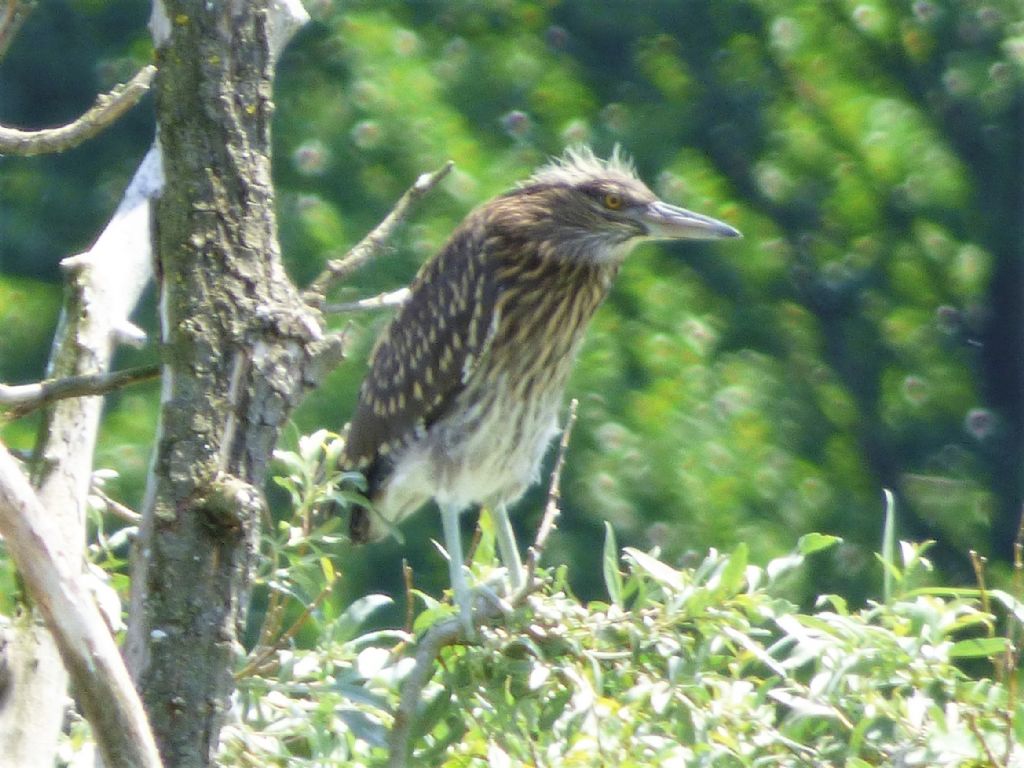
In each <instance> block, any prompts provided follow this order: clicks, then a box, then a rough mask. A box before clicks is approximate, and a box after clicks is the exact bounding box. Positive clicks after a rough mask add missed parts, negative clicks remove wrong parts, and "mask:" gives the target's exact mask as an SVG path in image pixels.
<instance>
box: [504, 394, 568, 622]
mask: <svg viewBox="0 0 1024 768" xmlns="http://www.w3.org/2000/svg"><path fill="white" fill-rule="evenodd" d="M578 406H579V400H577V399H576V398H575V397H574V398H573V399H572V400H571V401H570V402H569V416H568V418H567V419H566V420H565V429H563V430H562V439H561V440H560V441H559V443H558V458H557V459H555V467H554V469H552V470H551V484H550V485H549V486H548V500H547V503H546V504H545V505H544V516H543V517H542V518H541V521H540V527H539V528H537V537H536V539H534V542H533V545H532V546H531V547H530V550H529V551H528V552H527V553H526V564H525V566H524V568H525V570H526V578H525V579H524V580H523V581H524V586H523V590H524V591H526V592H529V591H532V585H533V574H534V572H535V571H536V570H537V563H538V562H539V561H540V556H541V555H542V554H543V553H544V548H545V547H546V546H547V543H548V538H549V537H550V536H551V532H552V531H553V530H554V529H555V521H556V520H558V516H559V515H560V514H561V509H560V508H559V506H558V503H559V502H560V501H561V500H562V490H561V486H562V468H563V467H564V466H565V455H566V453H567V452H568V450H569V440H571V439H572V428H573V427H574V426H575V425H576V410H577V408H578ZM517 597H518V596H517ZM516 602H518V600H517V601H516Z"/></svg>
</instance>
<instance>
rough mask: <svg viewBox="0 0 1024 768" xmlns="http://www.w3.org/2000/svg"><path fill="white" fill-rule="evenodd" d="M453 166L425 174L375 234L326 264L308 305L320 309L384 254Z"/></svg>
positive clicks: (306, 296)
mask: <svg viewBox="0 0 1024 768" xmlns="http://www.w3.org/2000/svg"><path fill="white" fill-rule="evenodd" d="M454 165H455V164H454V163H453V162H452V161H451V160H449V161H448V162H447V163H445V164H444V165H443V166H442V167H441V168H439V169H438V170H436V171H434V172H433V173H424V174H423V175H421V176H420V177H419V178H418V179H416V183H415V184H413V185H412V186H411V187H410V188H409V189H408V190H406V192H405V194H404V195H402V196H401V198H399V200H398V202H397V203H395V207H394V208H392V209H391V213H389V214H388V215H387V216H385V217H384V220H383V221H382V222H381V223H380V224H378V225H377V226H376V227H375V228H374V229H373V231H372V232H370V233H369V234H368V235H367V236H366V237H364V238H363V239H362V240H360V241H359V243H358V244H357V245H356V246H355V247H354V248H353V249H352V250H350V251H349V252H348V253H347V254H345V256H344V257H342V258H340V259H334V260H332V261H329V262H328V263H327V266H326V268H325V269H324V271H323V272H321V273H320V275H319V276H318V277H317V278H316V279H315V280H314V281H313V282H312V283H311V284H310V286H309V288H308V289H307V290H306V292H305V294H303V298H304V299H305V300H306V302H307V303H308V304H312V305H314V306H320V305H321V304H322V303H323V300H324V297H325V296H326V295H327V292H328V291H330V289H331V287H332V286H334V285H335V284H336V283H338V282H339V281H340V280H343V279H344V278H345V277H347V276H348V275H350V274H352V273H353V272H354V271H355V270H357V269H359V267H361V266H363V264H365V263H366V262H367V261H369V260H370V259H372V258H373V257H375V256H376V255H377V254H379V253H380V252H381V251H383V250H384V248H385V246H386V245H387V242H388V240H390V239H391V236H392V235H393V234H394V232H395V230H396V229H397V228H398V225H399V224H401V223H402V221H404V220H405V218H406V216H408V215H409V210H410V209H411V207H412V205H413V203H415V202H416V201H417V200H419V199H420V198H421V197H423V196H424V195H426V194H427V193H428V192H430V190H432V189H433V188H434V187H436V186H437V185H438V184H439V183H440V182H441V180H442V179H443V178H444V177H445V176H447V175H448V173H449V172H450V171H451V169H452V168H453V167H454Z"/></svg>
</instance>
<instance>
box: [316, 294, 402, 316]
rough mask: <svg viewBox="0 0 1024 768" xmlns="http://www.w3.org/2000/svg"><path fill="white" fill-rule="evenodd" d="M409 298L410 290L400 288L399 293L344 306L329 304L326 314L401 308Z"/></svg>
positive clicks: (357, 301) (347, 303) (377, 296)
mask: <svg viewBox="0 0 1024 768" xmlns="http://www.w3.org/2000/svg"><path fill="white" fill-rule="evenodd" d="M408 298H409V289H408V288H399V289H398V290H397V291H385V292H384V293H378V294H377V295H376V296H371V297H370V298H368V299H357V300H356V301H348V302H344V303H342V304H327V305H326V306H324V308H323V311H324V314H341V313H343V312H365V311H367V310H373V309H388V308H390V307H400V306H402V304H404V303H405V300H406V299H408Z"/></svg>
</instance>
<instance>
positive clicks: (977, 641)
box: [949, 637, 1010, 659]
mask: <svg viewBox="0 0 1024 768" xmlns="http://www.w3.org/2000/svg"><path fill="white" fill-rule="evenodd" d="M1009 647H1010V641H1009V640H1008V639H1007V638H1005V637H974V638H971V639H970V640H960V641H959V642H956V643H953V647H952V648H950V649H949V655H950V658H953V659H977V658H988V657H990V656H999V655H1000V654H1003V653H1006V650H1007V648H1009Z"/></svg>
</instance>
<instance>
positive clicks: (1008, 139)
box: [0, 0, 1024, 599]
mask: <svg viewBox="0 0 1024 768" xmlns="http://www.w3.org/2000/svg"><path fill="white" fill-rule="evenodd" d="M148 5H149V4H148V3H145V2H140V1H138V0H136V1H134V2H125V1H122V2H101V1H100V0H81V1H79V2H46V3H41V4H40V5H39V6H38V7H37V8H36V10H35V11H34V12H33V13H32V15H31V17H30V18H29V21H28V23H27V24H26V26H25V27H24V29H23V30H22V31H21V33H20V35H19V37H18V39H17V40H16V41H15V43H14V45H13V46H12V48H11V49H10V51H9V52H8V55H7V57H6V58H5V59H4V60H3V61H2V62H0V122H2V123H3V124H5V125H12V126H18V127H25V128H31V127H41V126H45V125H53V124H58V123H61V122H63V121H67V120H69V119H71V118H73V117H74V116H76V115H77V114H78V113H80V112H81V111H82V110H83V109H84V108H85V107H87V106H88V105H89V104H90V103H91V102H92V100H93V98H94V95H95V94H96V93H97V92H98V91H101V90H104V89H107V88H109V87H110V86H111V85H113V84H114V83H116V82H118V81H121V80H124V79H126V78H127V77H129V76H130V75H131V74H132V73H133V72H134V71H135V69H136V68H137V67H138V66H139V64H140V63H143V62H145V61H147V60H148V59H149V57H150V55H151V51H150V44H149V41H148V36H147V33H146V30H145V21H146V17H147V15H148ZM307 7H309V9H310V11H311V13H312V14H313V15H314V22H313V23H311V24H310V25H309V26H308V27H307V28H306V29H304V30H303V31H302V32H301V33H300V35H299V37H298V38H297V39H296V40H295V41H294V43H293V45H292V46H291V48H290V49H289V50H288V52H287V53H286V55H285V56H284V58H283V60H282V62H281V67H280V70H279V74H278V78H277V84H276V101H277V112H276V122H275V128H274V130H275V149H274V151H275V158H274V162H275V172H276V180H277V183H278V209H279V215H280V230H281V241H282V246H283V251H284V254H285V257H286V260H287V265H288V268H289V270H290V273H291V275H292V276H293V277H294V279H295V280H296V281H298V282H299V283H303V284H304V283H305V282H308V281H309V280H310V279H311V278H312V277H313V276H314V275H315V274H316V273H317V272H318V270H319V269H320V268H321V265H322V264H323V263H324V261H325V260H326V259H329V258H332V257H337V256H339V255H341V254H343V253H344V252H345V250H346V249H347V248H348V247H349V246H351V245H352V244H354V243H355V242H356V241H358V239H359V238H360V237H361V236H362V235H363V234H364V233H365V232H366V231H367V230H368V229H370V228H371V227H372V226H373V225H374V224H376V223H377V222H378V221H379V220H380V218H381V217H382V216H383V215H385V214H386V212H387V211H388V210H389V208H390V206H391V204H392V203H393V202H394V200H395V199H396V198H397V197H398V196H399V195H400V194H401V193H402V191H403V190H404V189H405V188H406V187H407V186H408V185H409V184H410V183H411V182H412V181H413V180H414V179H415V178H416V177H417V176H418V175H419V174H420V173H422V172H424V171H427V170H432V169H435V168H437V167H439V166H440V165H441V164H442V163H443V162H444V161H445V160H447V159H449V158H451V159H453V160H454V161H455V162H456V164H457V166H456V170H455V171H454V172H453V174H452V175H451V176H450V178H449V179H448V180H447V181H446V183H445V185H444V187H443V188H442V190H440V191H439V192H437V193H435V194H434V195H433V196H432V197H430V198H429V199H428V200H427V201H425V202H424V203H423V204H422V205H421V207H420V208H419V209H418V211H417V213H416V215H415V216H414V218H413V220H412V221H411V222H410V224H408V225H407V226H406V227H405V228H404V229H403V231H402V234H401V236H400V238H399V240H398V243H397V246H398V247H397V248H396V250H395V251H394V253H392V254H389V255H387V256H385V257H383V258H381V259H379V260H378V261H376V262H375V263H374V264H373V265H372V266H371V267H369V268H367V269H365V270H364V271H363V272H362V273H360V274H359V275H358V276H357V277H356V279H355V280H353V281H352V283H351V285H349V286H347V287H346V288H344V289H343V290H342V291H341V292H340V294H339V295H340V297H341V298H356V297H361V296H367V295H372V294H374V293H376V292H378V291H380V290H386V289H393V288H395V287H398V286H400V285H402V284H404V283H406V282H408V281H409V280H410V279H411V277H412V275H413V274H414V273H415V270H416V268H417V265H418V264H419V263H421V262H422V261H423V259H425V258H426V257H427V256H429V255H430V254H431V253H432V252H434V251H435V250H436V249H437V248H438V247H440V246H441V244H442V243H443V242H444V240H445V237H446V235H447V233H448V232H450V231H451V229H452V228H453V227H454V225H455V224H456V223H457V221H458V220H459V219H460V218H461V217H462V216H463V215H464V214H465V213H466V212H467V211H468V210H469V209H470V208H471V207H472V206H474V205H475V204H477V203H479V202H482V201H483V200H485V199H487V198H488V197H490V196H491V195H494V194H496V193H498V192H500V191H502V190H504V189H506V188H508V187H509V186H510V185H511V184H512V183H514V182H515V181H516V180H518V179H522V178H523V177H525V176H526V175H528V174H529V173H530V171H531V170H532V169H533V168H534V167H535V166H536V165H537V164H539V163H542V162H544V161H545V159H546V158H547V157H548V156H550V155H552V154H557V153H559V152H561V150H562V148H563V147H564V146H566V145H568V144H572V143H577V142H589V143H591V144H592V145H593V146H594V148H595V149H596V150H597V151H598V153H599V154H607V153H608V152H610V151H611V148H612V147H613V146H614V145H615V144H617V143H618V144H621V145H622V146H623V148H624V149H625V150H626V151H627V152H628V153H630V154H631V155H632V156H633V157H634V158H635V160H636V165H637V167H638V169H639V171H640V173H641V175H642V176H643V177H644V178H645V179H646V180H647V181H648V182H649V184H650V185H651V186H652V188H653V189H655V191H656V192H658V193H659V194H660V195H662V196H663V197H664V198H665V199H666V200H668V201H670V202H672V203H677V204H682V205H685V206H686V207H689V208H693V209H695V210H698V211H701V212H704V213H707V214H710V215H713V216H716V217H719V218H722V219H725V220H726V221H729V222H730V223H732V224H734V225H735V226H737V227H738V228H740V229H741V230H742V231H743V233H744V235H745V238H744V239H743V240H742V241H740V242H738V243H733V242H731V243H728V244H723V245H706V244H684V245H673V246H660V247H656V246H645V247H643V248H641V249H639V250H638V251H637V252H636V253H635V254H634V255H633V256H632V257H631V260H630V261H629V263H627V265H626V266H625V268H624V269H623V271H622V273H621V278H620V280H619V283H618V285H617V286H616V288H615V290H614V292H613V294H612V296H611V298H610V300H609V301H608V303H607V305H606V306H605V307H604V308H603V309H602V310H601V312H600V313H599V314H598V317H597V319H596V320H595V322H594V325H593V327H592V330H591V332H590V336H589V340H588V342H587V345H586V347H585V349H584V351H583V354H582V356H581V359H580V361H579V366H578V369H577V371H576V374H575V376H574V378H573V381H572V384H571V387H570V391H571V394H572V395H574V396H576V397H578V398H579V399H580V420H579V425H578V428H577V430H576V433H575V437H574V440H573V444H572V447H571V449H570V453H569V463H568V468H567V472H566V476H565V478H564V480H563V486H564V514H563V516H562V518H561V521H560V530H559V532H558V534H557V536H556V538H555V539H554V541H553V543H552V546H551V547H550V549H549V552H548V558H549V560H550V561H551V562H567V563H569V564H570V573H571V576H572V580H573V584H574V585H575V587H576V589H577V590H578V591H579V592H580V593H581V594H582V595H584V596H594V595H597V594H600V592H601V590H602V587H601V586H600V585H601V581H600V573H601V569H600V567H599V556H600V540H601V536H602V533H601V530H602V529H601V525H602V523H601V521H602V520H605V519H607V520H610V521H612V523H613V524H614V525H615V527H616V529H617V531H618V533H619V540H620V542H622V543H626V544H633V545H637V546H641V547H649V546H651V545H655V544H656V545H658V546H660V547H661V549H662V551H663V552H664V553H665V556H666V557H667V558H668V559H669V560H670V561H680V562H685V561H686V560H687V558H688V557H689V556H690V553H692V552H695V551H696V552H700V551H703V550H704V549H706V548H707V547H709V546H714V547H718V548H721V549H728V548H731V547H732V546H733V545H734V544H736V543H737V542H739V541H744V542H746V543H747V544H748V545H749V546H750V548H751V551H752V557H754V558H756V559H758V560H760V561H762V562H763V561H765V560H766V559H767V558H768V557H770V556H772V555H775V554H778V553H780V552H783V551H787V550H789V549H790V548H791V547H792V546H793V543H794V541H795V540H796V538H797V537H798V536H799V535H800V534H802V533H806V532H808V531H822V532H828V533H834V534H839V535H841V536H843V537H844V539H845V542H846V543H845V544H844V545H843V546H842V547H840V548H838V549H837V550H835V551H833V552H832V554H830V555H828V556H825V557H822V558H821V559H819V560H818V561H817V563H816V566H817V570H816V573H815V574H814V583H813V584H808V585H805V587H806V589H807V590H808V592H807V593H808V594H809V593H810V591H811V590H813V591H814V592H815V593H816V592H821V591H838V592H841V593H843V594H845V595H847V596H849V597H851V598H853V599H857V598H859V597H863V596H865V595H869V594H872V593H875V592H876V591H877V579H878V578H880V573H879V569H878V568H877V566H876V564H875V562H874V558H873V556H872V552H873V551H874V550H875V549H877V548H878V542H879V539H880V532H881V527H882V489H883V488H890V489H892V490H893V491H894V492H895V493H896V495H897V498H898V501H899V508H900V523H899V524H900V535H901V536H902V537H903V538H911V539H924V538H933V539H936V540H937V541H938V542H939V546H938V547H937V549H936V550H934V552H933V554H934V555H935V556H936V560H937V561H938V563H939V565H940V567H941V568H942V569H943V571H944V574H945V577H946V578H948V579H949V580H952V581H965V582H967V581H973V577H972V576H971V575H970V567H969V561H968V558H967V551H968V550H969V549H975V550H978V551H979V552H981V553H983V554H985V555H987V556H988V557H989V558H991V560H992V562H993V564H994V569H995V570H996V571H997V576H996V578H998V573H999V572H1000V571H1003V572H1005V569H1006V565H1007V562H1008V558H1009V555H1010V552H1011V545H1012V541H1013V538H1014V536H1015V535H1016V532H1017V526H1018V521H1019V515H1020V508H1021V501H1022V467H1024V338H1022V335H1024V317H1022V306H1024V301H1022V299H1024V270H1022V259H1024V231H1022V227H1024V192H1022V190H1024V184H1022V179H1024V175H1022V174H1024V152H1022V130H1024V129H1022V126H1024V87H1022V83H1024V11H1022V9H1021V6H1020V4H1019V3H1017V2H1011V0H1003V1H1001V2H974V1H972V0H947V1H946V2H938V1H937V2H927V1H925V0H918V1H916V2H909V1H907V2H881V1H879V2H862V3H857V2H850V1H848V0H807V1H805V2H800V1H798V0H786V2H781V1H773V0H747V1H742V2H741V1H740V0H716V2H714V3H708V2H691V1H689V0H660V1H659V0H635V1H634V2H628V3H627V2H602V3H597V2H590V1H588V0H566V1H565V2H557V0H549V1H547V2H526V1H523V0H490V1H489V2H469V1H462V2H459V1H456V2H446V1H443V0H432V1H427V0H421V1H419V2H345V3H341V2H338V3H333V4H332V3H330V2H326V1H325V0H313V1H312V2H307ZM152 130H153V126H152V116H151V103H150V101H148V100H147V101H146V102H144V104H143V106H142V107H140V108H136V109H135V110H134V111H133V112H132V113H131V114H130V115H129V116H128V117H127V118H125V119H124V120H123V121H122V122H121V123H120V124H118V125H117V126H116V128H114V129H113V130H110V131H108V132H106V133H105V134H103V136H101V137H100V138H99V139H97V140H94V141H92V142H90V143H89V144H87V145H86V146H84V147H81V148H79V149H76V150H73V151H70V152H68V153H66V154H64V155H60V156H55V157H44V158H33V159H18V158H10V157H4V158H0V380H3V381H5V382H23V381H31V380H34V379H37V378H39V377H40V376H41V375H42V371H43V365H44V361H45V358H46V355H47V353H48V349H49V348H48V344H49V339H50V337H51V335H52V333H53V329H54V324H55V321H56V313H57V309H58V305H59V301H60V294H61V288H60V280H59V270H58V267H57V262H58V261H59V259H61V258H62V257H64V256H67V255H69V254H72V253H76V252H78V251H80V250H82V249H84V248H86V247H88V245H89V244H90V242H91V240H92V239H93V238H94V237H95V235H96V234H97V233H98V231H99V230H100V229H101V227H102V226H103V224H104V223H105V221H106V220H107V218H108V217H109V215H110V213H111V212H112V210H113V208H114V206H115V205H116V203H117V201H118V199H119V196H120V194H121V192H122V190H123V188H124V186H125V184H126V183H127V181H128V179H129V178H130V175H131V173H132V171H133V170H134V168H135V166H136V164H137V163H138V161H139V159H140V158H141V157H142V155H143V153H144V152H145V149H146V148H147V146H148V144H149V142H150V141H151V138H152ZM386 319H387V317H386V315H385V314H384V313H381V314H376V315H358V316H356V317H354V318H346V317H337V318H333V320H332V322H333V323H334V324H335V325H338V326H340V325H342V324H344V323H347V322H349V320H351V321H352V322H353V323H354V333H355V336H356V343H355V347H354V352H353V354H352V357H351V362H349V363H348V364H346V365H344V366H343V367H342V368H341V369H340V370H339V371H338V372H337V373H336V375H334V376H333V377H332V379H331V380H330V382H329V384H328V386H326V387H324V388H323V389H322V390H320V391H319V392H317V393H315V394H313V395H311V396H310V397H309V399H308V401H307V402H306V403H305V405H304V406H303V407H302V409H301V410H300V412H299V413H298V414H297V415H296V419H295V422H296V424H295V429H296V431H302V432H308V431H312V430H314V429H316V428H319V427H328V428H333V429H340V428H341V427H342V425H343V424H344V422H345V420H346V418H347V416H348V414H349V412H350V410H351V407H352V403H353V399H354V395H355V392H356V389H357V387H358V383H359V381H360V379H361V377H362V374H363V372H364V370H365V368H364V360H365V358H366V355H367V353H368V350H369V347H370V345H371V344H372V341H373V339H374V338H375V336H376V334H377V333H378V331H379V330H380V328H381V326H382V324H383V323H384V322H386ZM139 322H140V323H141V324H142V325H144V326H146V327H147V328H149V329H153V328H154V326H155V320H154V312H153V307H152V300H149V301H148V302H147V303H146V304H145V305H144V306H142V307H141V308H140V311H139ZM155 357H156V352H155V350H154V349H152V348H150V349H148V350H143V351H141V352H126V353H123V354H122V356H121V360H120V361H119V362H120V363H121V364H124V365H129V364H134V363H138V362H141V361H146V360H154V359H155ZM156 404H157V389H156V386H155V385H153V386H144V387H137V388H135V389H132V390H130V391H125V392H122V393H120V394H118V395H115V396H113V397H111V398H110V407H109V412H108V415H107V419H106V424H105V427H104V431H103V435H102V444H101V446H100V450H99V457H98V462H99V465H100V466H106V467H112V468H115V469H117V470H118V471H119V472H120V480H119V481H117V482H116V483H114V484H113V485H108V490H110V491H111V493H112V494H113V495H115V496H116V497H117V498H119V499H121V500H123V501H124V502H125V503H127V504H129V505H133V506H134V505H137V504H138V502H139V500H140V498H141V494H142V484H143V478H144V472H145V468H146V463H147V460H148V453H149V450H150V443H151V441H152V436H153V428H154V424H155V418H156ZM35 426H36V425H35V423H34V422H33V421H32V420H30V419H29V420H24V421H22V422H18V423H14V424H11V425H8V426H6V427H4V428H3V430H2V433H0V435H2V437H3V439H4V440H5V441H6V442H8V443H10V444H12V445H14V446H16V447H19V448H27V447H29V446H30V445H31V441H32V439H33V438H34V429H35ZM294 436H295V435H294V433H292V434H290V435H288V436H286V438H285V443H286V444H287V443H291V444H294ZM272 498H273V499H274V500H275V501H276V502H280V501H281V497H279V496H278V495H277V494H272ZM542 502H543V489H539V490H538V491H537V492H536V493H534V494H532V495H531V496H530V497H528V498H527V499H526V500H525V501H524V502H522V503H521V504H520V506H519V510H518V515H517V516H516V524H517V526H518V528H519V530H520V531H521V538H523V537H529V536H530V535H531V532H532V530H533V528H534V527H535V526H536V523H537V521H538V520H539V517H540V511H541V507H542ZM471 522H472V521H471V520H467V525H469V524H470V523H471ZM405 534H406V541H407V544H405V545H404V546H403V545H400V544H398V543H397V542H390V543H386V544H382V545H379V546H374V547H370V548H366V549H361V550H354V551H352V552H346V553H344V558H343V563H344V564H345V565H346V566H347V567H346V569H345V571H346V572H345V575H344V580H343V589H344V591H345V592H346V593H347V596H348V597H352V596H355V595H358V594H362V593H364V592H366V591H369V590H376V589H383V590H387V591H391V592H393V593H395V592H397V591H398V590H400V578H399V576H400V566H399V563H400V559H401V558H402V557H403V556H404V557H407V558H408V559H409V560H410V562H411V563H412V565H413V566H414V568H415V569H416V571H417V573H418V574H419V576H418V584H419V585H420V586H422V587H424V588H427V589H431V590H437V589H439V588H440V587H441V586H443V585H444V584H445V582H446V576H445V567H444V564H443V562H442V561H441V559H440V557H439V556H438V555H437V554H436V552H435V551H434V550H433V548H432V547H431V546H430V545H429V544H427V543H426V542H427V541H428V538H429V537H432V536H433V537H439V536H440V524H439V521H438V519H437V516H436V515H434V514H421V515H419V516H417V517H416V518H415V519H414V520H412V521H410V523H409V524H408V525H407V526H406V527H405Z"/></svg>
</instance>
